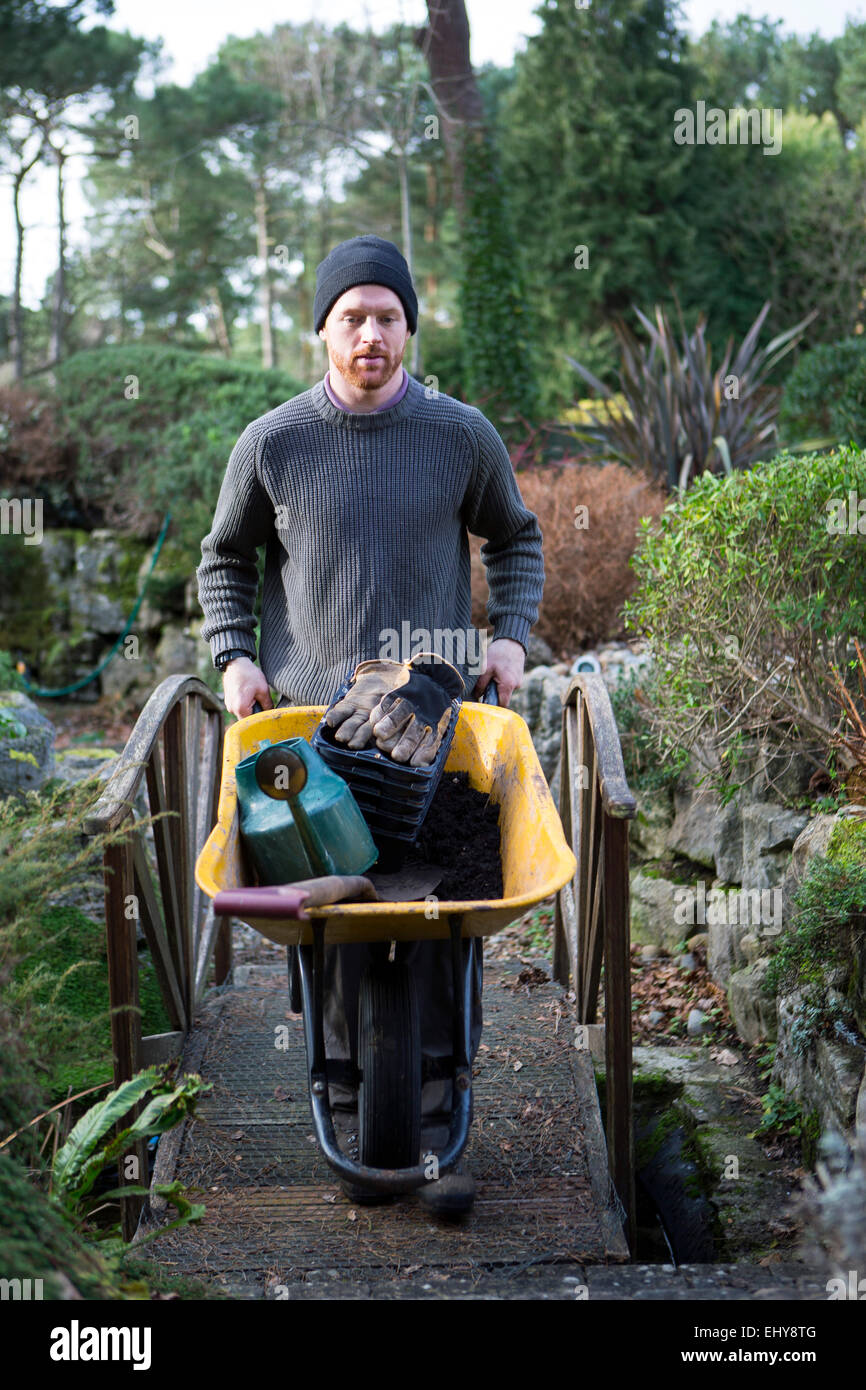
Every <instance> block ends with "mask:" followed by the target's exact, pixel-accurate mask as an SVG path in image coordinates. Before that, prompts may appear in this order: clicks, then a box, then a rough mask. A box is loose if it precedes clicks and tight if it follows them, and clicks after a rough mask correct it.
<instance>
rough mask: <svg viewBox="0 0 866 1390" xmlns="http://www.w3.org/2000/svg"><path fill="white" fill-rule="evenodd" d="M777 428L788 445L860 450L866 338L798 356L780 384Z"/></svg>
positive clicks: (864, 434) (865, 420)
mask: <svg viewBox="0 0 866 1390" xmlns="http://www.w3.org/2000/svg"><path fill="white" fill-rule="evenodd" d="M779 428H780V431H781V434H782V438H783V440H784V441H785V443H786V444H788V445H794V444H802V443H804V442H807V441H810V440H812V441H817V440H826V441H827V442H835V443H839V444H850V443H851V442H852V441H853V443H855V444H859V445H861V446H862V445H866V337H863V338H844V339H843V340H842V341H841V342H838V343H822V344H821V345H820V346H819V347H815V348H812V350H811V351H810V352H806V353H804V354H803V356H802V357H801V358H800V361H799V362H798V363H797V365H796V367H795V368H794V370H793V371H792V372H791V375H790V376H789V377H788V380H787V382H786V384H785V390H784V392H783V395H782V405H781V409H780V411H779Z"/></svg>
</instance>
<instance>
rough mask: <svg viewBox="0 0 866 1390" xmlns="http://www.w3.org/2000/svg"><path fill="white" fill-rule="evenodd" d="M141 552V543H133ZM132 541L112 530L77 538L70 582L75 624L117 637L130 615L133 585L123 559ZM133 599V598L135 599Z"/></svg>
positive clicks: (71, 604)
mask: <svg viewBox="0 0 866 1390" xmlns="http://www.w3.org/2000/svg"><path fill="white" fill-rule="evenodd" d="M134 544H135V545H136V547H137V549H138V552H139V554H140V553H141V543H140V542H135V543H134ZM129 545H130V542H129V541H128V540H127V539H126V538H125V537H118V536H117V535H116V534H115V533H114V532H112V531H93V532H91V534H90V535H86V534H85V535H83V536H80V537H79V538H78V542H77V544H76V546H75V571H74V574H73V576H72V579H71V582H70V585H69V612H70V620H71V622H72V624H73V626H76V627H80V628H88V629H90V630H91V631H93V632H97V633H99V634H100V636H102V637H117V635H118V634H119V633H121V632H122V631H123V628H124V624H125V623H126V620H127V618H128V616H129V611H128V610H129V609H131V603H130V604H129V605H128V604H127V602H126V600H127V599H128V598H130V597H131V594H130V589H132V590H134V588H135V585H134V582H133V584H132V585H131V586H130V585H129V584H128V583H126V582H124V581H125V580H126V579H127V578H128V576H127V574H126V566H125V565H124V564H123V563H122V562H121V552H123V553H126V549H127V547H128V546H129ZM133 601H134V600H133Z"/></svg>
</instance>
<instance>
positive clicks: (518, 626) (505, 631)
mask: <svg viewBox="0 0 866 1390" xmlns="http://www.w3.org/2000/svg"><path fill="white" fill-rule="evenodd" d="M531 626H532V624H531V623H530V621H529V619H528V618H521V617H519V616H518V615H517V614H516V613H506V614H505V616H504V617H502V618H497V619H496V622H495V623H494V625H493V641H494V642H498V641H499V638H500V637H510V639H511V641H512V642H519V643H520V645H521V647H522V648H523V650H524V651H526V650H527V648H528V646H529V631H530V628H531Z"/></svg>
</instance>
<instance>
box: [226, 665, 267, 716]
mask: <svg viewBox="0 0 866 1390" xmlns="http://www.w3.org/2000/svg"><path fill="white" fill-rule="evenodd" d="M223 696H224V698H225V702H226V709H227V710H228V711H229V713H230V714H233V715H234V716H235V718H236V719H246V717H247V715H248V714H252V712H253V704H254V703H255V701H256V700H258V702H259V704H260V705H261V707H262V709H273V707H274V702H273V700H272V699H271V692H270V687H269V686H268V683H267V681H266V680H265V677H264V673H263V672H262V671H260V670H259V668H258V666H257V665H256V663H255V662H254V661H250V658H249V657H248V656H237V657H235V659H234V661H230V662H229V664H228V666H227V667H226V668H225V670H224V671H223Z"/></svg>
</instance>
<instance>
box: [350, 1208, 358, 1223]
mask: <svg viewBox="0 0 866 1390" xmlns="http://www.w3.org/2000/svg"><path fill="white" fill-rule="evenodd" d="M349 1220H350V1221H357V1220H358V1213H357V1212H356V1211H355V1208H354V1207H353V1208H352V1210H351V1211H350V1212H349Z"/></svg>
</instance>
